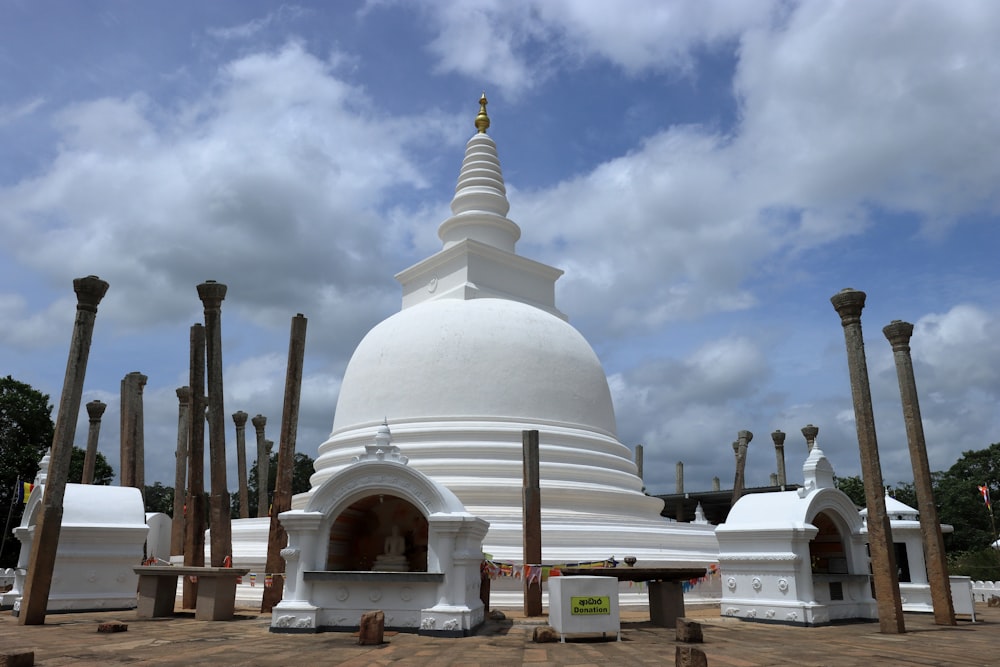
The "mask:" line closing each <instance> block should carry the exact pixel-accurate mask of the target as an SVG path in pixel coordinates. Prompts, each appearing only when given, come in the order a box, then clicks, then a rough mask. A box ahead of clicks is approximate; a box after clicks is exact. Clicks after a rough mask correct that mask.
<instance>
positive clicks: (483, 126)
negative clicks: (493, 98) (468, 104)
mask: <svg viewBox="0 0 1000 667" xmlns="http://www.w3.org/2000/svg"><path fill="white" fill-rule="evenodd" d="M489 103H490V102H489V100H487V99H486V91H483V94H482V96H481V97H480V98H479V113H478V114H476V129H477V130H479V132H480V133H481V134H486V130H488V129H490V117H489V116H488V115H486V105H487V104H489Z"/></svg>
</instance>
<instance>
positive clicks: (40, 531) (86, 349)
mask: <svg viewBox="0 0 1000 667" xmlns="http://www.w3.org/2000/svg"><path fill="white" fill-rule="evenodd" d="M73 291H75V292H76V320H75V321H74V323H73V337H72V339H71V340H70V344H69V358H68V359H67V361H66V375H65V377H64V378H63V388H62V395H61V396H60V398H59V412H58V414H57V416H56V427H55V433H54V435H53V438H52V451H51V454H50V458H49V469H48V476H47V478H46V480H45V495H44V496H43V497H42V507H41V509H40V510H39V512H38V522H37V523H36V524H35V538H34V540H33V541H32V544H31V556H30V557H29V559H28V571H27V573H26V575H25V581H24V593H23V595H22V596H21V608H20V610H19V612H18V619H17V622H18V624H19V625H41V624H43V623H45V611H46V608H47V607H48V602H49V591H50V590H51V589H52V571H53V569H54V568H55V563H56V550H57V548H58V546H59V532H60V530H61V529H62V517H63V498H64V497H65V495H66V483H67V479H68V477H69V463H70V459H71V458H72V455H73V439H74V438H75V437H76V420H77V417H78V416H79V415H80V403H81V401H82V400H83V381H84V377H85V376H86V374H87V359H88V358H89V357H90V343H91V340H92V338H93V335H94V320H96V319H97V306H98V304H99V303H101V299H103V298H104V295H105V294H106V293H107V291H108V283H106V282H105V281H103V280H101V279H100V278H98V277H97V276H87V277H86V278H77V279H76V280H74V281H73Z"/></svg>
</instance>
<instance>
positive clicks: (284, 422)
mask: <svg viewBox="0 0 1000 667" xmlns="http://www.w3.org/2000/svg"><path fill="white" fill-rule="evenodd" d="M306 323H307V320H306V318H305V316H304V315H302V313H298V314H296V315H295V317H293V318H292V328H291V329H292V330H291V333H290V334H289V340H288V366H287V368H286V371H285V400H284V403H283V405H282V408H281V437H280V439H279V440H278V470H277V474H276V475H275V482H274V501H273V502H272V503H271V505H272V508H271V530H270V531H269V532H268V536H267V563H266V566H265V567H266V570H265V571H266V572H270V573H272V574H273V577H272V583H271V587H270V588H265V589H264V594H263V597H262V599H261V604H260V610H261V613H267V612H269V611H271V609H272V608H273V607H274V605H276V604H278V603H279V602H281V594H282V591H283V590H284V579H285V577H284V572H285V559H284V558H282V557H281V550H282V549H284V548H285V547H286V546H287V545H288V534H287V533H285V527H284V526H282V525H281V522H280V521H279V520H278V515H279V514H281V513H282V512H287V511H288V510H290V509H292V472H293V467H294V463H295V440H296V437H297V434H298V428H299V402H300V401H299V398H300V396H301V393H302V364H303V360H304V359H305V351H306ZM259 472H260V464H258V473H259Z"/></svg>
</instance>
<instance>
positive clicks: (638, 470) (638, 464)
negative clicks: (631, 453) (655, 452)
mask: <svg viewBox="0 0 1000 667" xmlns="http://www.w3.org/2000/svg"><path fill="white" fill-rule="evenodd" d="M642 455H643V451H642V445H636V446H635V474H637V475H638V476H639V479H642ZM643 488H645V486H644V487H643Z"/></svg>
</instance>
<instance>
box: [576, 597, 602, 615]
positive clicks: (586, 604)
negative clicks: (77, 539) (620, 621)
mask: <svg viewBox="0 0 1000 667" xmlns="http://www.w3.org/2000/svg"><path fill="white" fill-rule="evenodd" d="M569 603H570V610H571V611H570V614H571V615H572V616H607V615H609V614H611V598H610V597H609V596H607V595H587V596H583V597H571V598H570V599H569Z"/></svg>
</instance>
